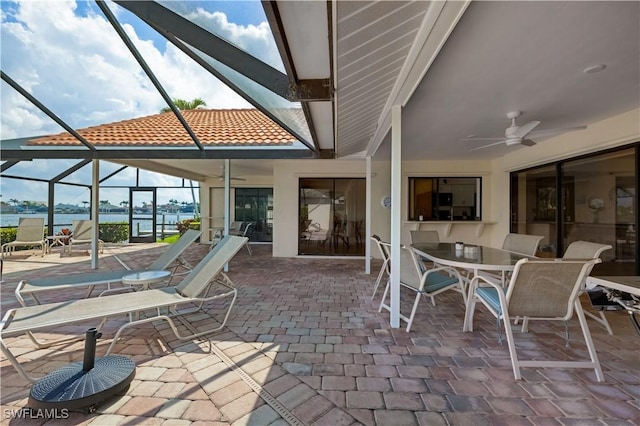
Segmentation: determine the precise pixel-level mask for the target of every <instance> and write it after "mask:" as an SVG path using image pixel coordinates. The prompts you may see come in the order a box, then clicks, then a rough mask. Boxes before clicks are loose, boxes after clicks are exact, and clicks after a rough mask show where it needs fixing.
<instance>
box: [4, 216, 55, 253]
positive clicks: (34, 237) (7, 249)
mask: <svg viewBox="0 0 640 426" xmlns="http://www.w3.org/2000/svg"><path fill="white" fill-rule="evenodd" d="M20 246H22V247H33V246H36V247H38V246H39V247H40V248H41V249H42V254H41V255H42V256H44V254H45V253H46V251H47V239H46V238H45V237H44V219H43V218H41V217H21V218H20V220H19V222H18V229H17V231H16V239H15V240H14V241H11V242H8V243H5V244H3V245H2V257H4V255H5V254H9V255H11V253H13V252H14V251H15V248H16V247H20Z"/></svg>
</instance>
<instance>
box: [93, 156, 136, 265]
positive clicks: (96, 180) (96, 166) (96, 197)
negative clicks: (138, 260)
mask: <svg viewBox="0 0 640 426" xmlns="http://www.w3.org/2000/svg"><path fill="white" fill-rule="evenodd" d="M91 165H92V171H93V176H92V180H91V187H92V190H91V221H92V223H93V235H92V236H91V269H98V268H99V265H98V236H99V235H100V232H99V229H98V224H99V223H100V217H99V212H98V210H99V207H100V160H93V161H92V164H91ZM129 226H133V224H129Z"/></svg>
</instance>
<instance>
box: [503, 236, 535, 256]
mask: <svg viewBox="0 0 640 426" xmlns="http://www.w3.org/2000/svg"><path fill="white" fill-rule="evenodd" d="M543 238H544V236H542V235H526V234H514V233H511V234H507V235H506V237H504V241H503V242H502V250H508V251H513V252H516V253H520V254H526V255H528V256H535V255H536V252H537V251H538V244H540V241H541V240H542V239H543Z"/></svg>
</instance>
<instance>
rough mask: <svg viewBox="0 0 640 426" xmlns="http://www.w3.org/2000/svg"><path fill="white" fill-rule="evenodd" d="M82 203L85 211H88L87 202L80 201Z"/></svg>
mask: <svg viewBox="0 0 640 426" xmlns="http://www.w3.org/2000/svg"><path fill="white" fill-rule="evenodd" d="M82 204H84V208H85V209H86V210H87V211H89V206H88V204H89V202H88V201H83V202H82Z"/></svg>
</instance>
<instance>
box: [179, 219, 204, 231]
mask: <svg viewBox="0 0 640 426" xmlns="http://www.w3.org/2000/svg"><path fill="white" fill-rule="evenodd" d="M176 227H177V228H178V232H179V233H180V235H182V234H184V233H185V232H187V230H188V229H195V230H199V229H200V221H197V222H196V219H185V220H181V221H180V222H178V223H176Z"/></svg>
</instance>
